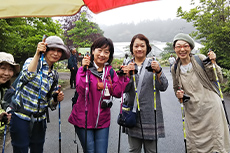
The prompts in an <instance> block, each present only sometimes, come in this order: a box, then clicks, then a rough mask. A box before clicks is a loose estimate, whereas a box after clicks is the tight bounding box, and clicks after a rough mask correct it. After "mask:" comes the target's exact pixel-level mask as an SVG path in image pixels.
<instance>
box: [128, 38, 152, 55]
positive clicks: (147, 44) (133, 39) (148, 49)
mask: <svg viewBox="0 0 230 153" xmlns="http://www.w3.org/2000/svg"><path fill="white" fill-rule="evenodd" d="M137 38H138V39H140V40H143V41H145V43H146V46H147V51H146V55H148V53H149V52H150V51H151V50H152V47H151V46H150V44H149V40H148V38H147V37H145V36H144V35H143V34H137V35H135V36H133V38H132V40H131V43H130V46H129V47H130V52H131V54H132V55H133V44H134V41H135V40H136V39H137Z"/></svg>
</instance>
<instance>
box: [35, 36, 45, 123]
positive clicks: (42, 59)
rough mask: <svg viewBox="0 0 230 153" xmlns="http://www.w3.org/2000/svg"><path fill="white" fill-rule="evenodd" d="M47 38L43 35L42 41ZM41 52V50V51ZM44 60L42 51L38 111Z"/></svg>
mask: <svg viewBox="0 0 230 153" xmlns="http://www.w3.org/2000/svg"><path fill="white" fill-rule="evenodd" d="M46 38H47V35H43V37H42V42H45V41H46ZM40 53H41V52H40ZM43 61H44V53H41V70H40V84H39V85H40V88H39V91H38V111H37V113H39V110H40V101H41V99H42V98H41V86H42V71H43ZM37 121H38V117H37Z"/></svg>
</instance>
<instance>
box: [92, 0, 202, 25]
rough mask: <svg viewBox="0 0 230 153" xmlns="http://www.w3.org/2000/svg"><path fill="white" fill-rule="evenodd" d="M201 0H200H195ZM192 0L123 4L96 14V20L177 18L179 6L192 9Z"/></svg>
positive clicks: (164, 0) (110, 23) (122, 20)
mask: <svg viewBox="0 0 230 153" xmlns="http://www.w3.org/2000/svg"><path fill="white" fill-rule="evenodd" d="M195 1H197V2H198V1H199V0H195ZM190 3H191V0H159V1H152V2H144V3H139V4H135V5H129V6H123V7H120V8H116V9H112V10H109V11H105V12H102V13H99V14H94V15H93V16H94V22H96V23H98V24H105V25H113V24H118V23H139V22H140V21H143V20H154V19H161V20H167V19H175V18H176V12H177V9H178V8H179V6H182V8H183V10H190V9H191V8H193V7H194V6H191V5H190Z"/></svg>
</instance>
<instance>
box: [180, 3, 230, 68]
mask: <svg viewBox="0 0 230 153" xmlns="http://www.w3.org/2000/svg"><path fill="white" fill-rule="evenodd" d="M192 2H193V0H192ZM177 15H178V17H181V18H182V19H185V20H187V22H192V23H193V25H194V27H196V29H197V31H196V32H193V33H192V34H191V35H192V36H193V37H194V38H195V39H198V40H200V41H201V43H202V44H203V45H204V46H205V47H204V48H202V49H201V53H203V54H205V55H206V54H207V52H208V49H209V48H211V49H212V50H213V51H214V52H215V53H216V55H217V63H218V64H219V65H220V66H221V67H223V68H228V69H229V68H230V64H229V61H230V52H229V50H230V43H229V42H230V28H229V27H230V20H229V5H227V0H215V1H210V0H208V1H205V0H200V5H197V6H196V7H194V8H193V9H191V10H190V11H189V12H187V11H182V8H181V7H180V8H178V10H177Z"/></svg>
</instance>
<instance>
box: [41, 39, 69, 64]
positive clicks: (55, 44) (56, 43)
mask: <svg viewBox="0 0 230 153" xmlns="http://www.w3.org/2000/svg"><path fill="white" fill-rule="evenodd" d="M45 42H46V43H47V46H48V47H49V48H59V49H62V50H63V52H62V56H61V58H60V59H59V61H60V60H64V59H68V58H69V57H70V51H69V49H68V48H67V47H66V45H65V44H64V42H63V40H62V39H61V38H60V37H58V36H49V37H48V38H47V39H46V41H45Z"/></svg>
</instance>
